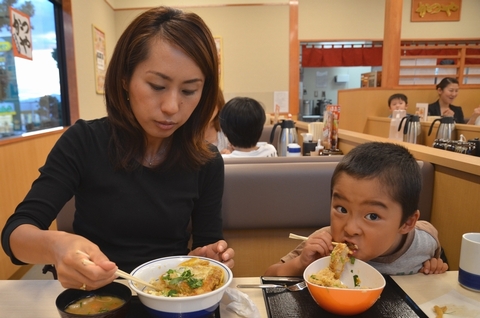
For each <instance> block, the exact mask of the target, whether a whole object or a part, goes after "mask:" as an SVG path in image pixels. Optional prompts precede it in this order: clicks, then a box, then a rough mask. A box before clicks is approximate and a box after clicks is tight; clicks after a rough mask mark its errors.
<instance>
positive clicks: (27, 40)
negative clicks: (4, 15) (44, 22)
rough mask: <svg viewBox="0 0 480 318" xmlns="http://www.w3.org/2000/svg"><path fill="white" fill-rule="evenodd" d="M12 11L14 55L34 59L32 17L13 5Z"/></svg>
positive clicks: (11, 24) (10, 9)
mask: <svg viewBox="0 0 480 318" xmlns="http://www.w3.org/2000/svg"><path fill="white" fill-rule="evenodd" d="M8 9H9V11H10V29H11V31H12V44H13V45H12V46H13V55H14V56H16V57H21V58H24V59H28V60H31V59H32V50H33V49H32V32H31V24H30V17H29V16H28V15H26V14H25V13H23V12H21V11H18V10H16V9H14V8H12V7H8Z"/></svg>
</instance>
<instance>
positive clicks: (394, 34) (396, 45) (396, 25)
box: [382, 0, 403, 88]
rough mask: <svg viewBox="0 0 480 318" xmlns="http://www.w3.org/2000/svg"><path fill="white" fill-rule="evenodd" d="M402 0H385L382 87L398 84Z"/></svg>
mask: <svg viewBox="0 0 480 318" xmlns="http://www.w3.org/2000/svg"><path fill="white" fill-rule="evenodd" d="M402 10H403V0H385V24H384V31H383V57H382V87H383V88H392V87H395V86H398V76H399V74H400V42H401V30H402Z"/></svg>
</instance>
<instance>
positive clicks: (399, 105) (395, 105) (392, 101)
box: [388, 93, 408, 118]
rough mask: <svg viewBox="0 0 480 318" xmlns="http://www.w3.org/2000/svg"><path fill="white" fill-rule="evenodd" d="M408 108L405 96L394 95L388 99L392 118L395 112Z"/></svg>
mask: <svg viewBox="0 0 480 318" xmlns="http://www.w3.org/2000/svg"><path fill="white" fill-rule="evenodd" d="M407 107H408V99H407V96H406V95H405V94H400V93H398V94H393V95H392V96H390V97H389V98H388V108H389V109H390V116H388V117H389V118H391V117H392V113H393V111H394V110H405V111H406V110H407Z"/></svg>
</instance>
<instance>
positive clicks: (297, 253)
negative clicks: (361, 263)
mask: <svg viewBox="0 0 480 318" xmlns="http://www.w3.org/2000/svg"><path fill="white" fill-rule="evenodd" d="M332 250H333V245H332V235H331V234H330V228H329V227H325V228H322V229H320V230H317V231H315V232H314V233H313V234H311V235H310V236H309V237H308V239H307V240H306V241H304V242H302V243H300V244H299V245H298V246H297V247H296V248H295V249H294V250H293V251H291V252H290V253H288V254H287V255H285V256H284V257H282V260H281V261H280V262H278V263H275V264H273V265H271V266H270V267H268V268H267V270H266V272H265V276H302V275H303V271H304V270H305V268H307V266H308V265H310V264H311V263H312V262H313V261H315V260H316V259H318V258H320V257H323V256H327V255H330V252H331V251H332Z"/></svg>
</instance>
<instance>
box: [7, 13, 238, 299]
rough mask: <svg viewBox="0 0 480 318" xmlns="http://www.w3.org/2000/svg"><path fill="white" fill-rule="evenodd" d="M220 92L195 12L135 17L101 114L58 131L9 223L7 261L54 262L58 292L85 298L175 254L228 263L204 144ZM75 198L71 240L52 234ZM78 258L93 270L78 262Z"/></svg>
mask: <svg viewBox="0 0 480 318" xmlns="http://www.w3.org/2000/svg"><path fill="white" fill-rule="evenodd" d="M218 84H219V82H218V60H217V50H216V46H215V41H214V39H213V37H212V34H211V32H210V30H209V29H208V27H207V25H206V24H205V23H204V22H203V20H202V19H201V18H200V17H199V16H198V15H196V14H194V13H185V12H183V11H181V10H177V9H173V8H168V7H158V8H153V9H150V10H147V11H145V12H144V13H142V14H141V15H139V16H138V17H137V18H135V19H134V20H133V22H132V23H131V24H130V25H129V26H128V27H127V28H126V30H125V31H124V32H123V34H122V35H121V36H120V38H119V40H118V42H117V44H116V47H115V49H114V52H113V55H112V58H111V61H110V64H109V66H108V69H107V73H106V78H105V102H106V108H107V117H105V118H100V119H95V120H88V121H87V120H79V121H77V122H76V123H75V124H74V125H73V126H71V127H70V128H69V129H68V130H67V131H65V133H64V134H63V135H62V136H61V137H60V139H59V140H58V142H57V143H56V144H55V146H54V147H53V149H52V150H51V152H50V154H49V155H48V157H47V160H46V163H45V165H44V166H43V167H41V168H40V176H39V177H38V179H37V180H35V181H34V183H33V185H32V188H31V189H30V191H29V192H28V194H27V196H26V197H25V199H24V200H23V201H22V202H21V203H20V204H19V205H18V206H17V208H16V210H15V213H14V214H13V215H12V216H11V217H10V218H9V219H8V220H7V222H6V225H5V227H4V228H3V231H2V246H3V249H4V250H5V252H6V254H7V255H8V256H10V258H11V260H12V262H13V263H14V264H19V265H20V264H25V263H29V264H53V265H54V266H55V268H56V271H57V274H58V280H59V281H60V283H61V284H62V286H63V287H65V288H77V289H83V290H93V289H97V288H99V287H102V286H104V285H106V284H108V283H110V282H112V281H113V280H114V279H115V278H116V275H115V271H116V270H117V268H120V269H122V270H124V271H126V272H130V271H132V270H133V269H134V268H135V267H137V266H138V265H140V264H142V263H144V262H147V261H150V260H152V259H156V258H159V257H165V256H171V255H186V254H188V255H193V256H204V257H209V258H212V259H216V260H218V261H221V262H224V263H225V264H226V265H227V266H229V267H233V265H234V261H233V257H234V255H235V253H234V250H233V249H231V248H229V247H228V245H227V242H226V241H225V240H223V233H222V214H221V205H222V195H223V184H224V164H223V160H222V157H221V155H220V153H219V152H218V151H217V149H216V148H215V147H213V146H212V145H210V144H208V143H206V142H205V138H204V135H205V130H206V128H207V126H208V124H209V122H210V119H211V118H212V115H213V113H214V111H215V108H216V101H217V96H218V87H219V85H218ZM72 196H75V207H76V212H75V218H74V221H73V229H74V232H75V233H74V234H73V233H67V232H62V231H49V230H48V228H49V226H50V225H51V223H52V222H53V220H54V219H55V218H56V216H57V214H58V212H59V211H60V209H61V208H62V207H63V205H64V204H65V203H66V202H67V201H68V200H70V198H72ZM190 223H191V227H190V226H189V224H190ZM190 239H192V245H191V246H189V243H188V242H189V240H190ZM83 253H85V254H88V255H89V258H90V260H91V261H92V262H93V263H95V265H88V266H85V265H83V263H82V262H83V261H84V259H85V258H86V257H85V256H84V254H83Z"/></svg>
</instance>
